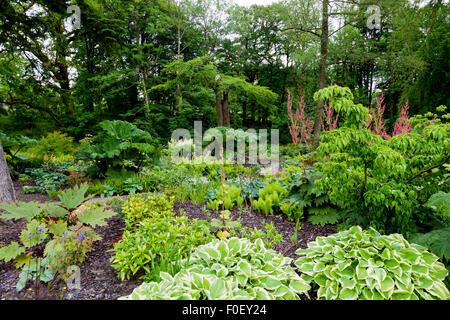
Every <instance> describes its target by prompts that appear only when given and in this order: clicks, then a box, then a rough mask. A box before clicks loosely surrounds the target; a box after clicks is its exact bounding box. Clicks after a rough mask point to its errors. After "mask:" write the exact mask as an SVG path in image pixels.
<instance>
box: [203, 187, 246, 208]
mask: <svg viewBox="0 0 450 320" xmlns="http://www.w3.org/2000/svg"><path fill="white" fill-rule="evenodd" d="M222 203H224V206H225V210H232V209H233V208H234V206H235V205H236V206H237V207H238V208H241V207H242V204H243V203H244V198H242V197H241V188H238V187H236V186H228V185H227V186H225V201H224V200H223V192H222V188H220V189H219V191H218V192H217V199H216V200H210V201H209V202H208V208H210V209H214V210H219V208H220V206H221V205H222Z"/></svg>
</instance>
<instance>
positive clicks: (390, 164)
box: [314, 86, 450, 235]
mask: <svg viewBox="0 0 450 320" xmlns="http://www.w3.org/2000/svg"><path fill="white" fill-rule="evenodd" d="M314 97H315V99H316V100H326V101H330V104H331V107H332V108H333V109H334V110H335V111H337V112H340V114H341V115H342V116H343V117H344V119H345V121H344V125H343V126H342V127H340V128H339V129H336V130H332V131H328V132H323V133H322V135H321V144H320V146H319V147H318V149H317V154H318V155H319V156H320V157H321V158H322V159H324V161H322V162H319V163H317V164H316V168H317V169H318V170H320V172H321V178H320V179H319V180H317V181H316V185H317V190H320V191H323V192H326V193H327V194H328V196H329V198H330V201H331V202H332V203H334V204H335V205H338V206H339V207H341V208H343V209H351V210H353V212H354V213H355V214H354V216H358V217H357V218H356V219H353V218H351V219H347V221H346V225H347V226H351V225H353V224H354V223H355V222H357V223H358V224H362V225H364V226H371V227H374V228H376V229H377V230H379V231H380V232H383V233H394V232H400V233H402V234H405V235H407V234H410V233H414V232H417V225H416V220H418V217H417V216H416V213H417V212H420V211H421V210H420V203H421V202H425V201H426V200H427V199H428V198H429V197H430V196H431V194H433V193H436V192H437V191H439V190H436V189H441V190H444V191H445V188H448V185H449V183H448V180H449V176H448V175H447V176H445V175H444V174H443V171H442V170H432V169H433V168H434V169H437V168H439V167H440V166H442V165H443V164H445V163H446V162H448V159H449V156H448V151H447V150H449V148H450V125H449V124H432V125H429V126H428V127H426V128H425V129H424V130H423V132H422V133H412V132H411V133H406V134H401V135H397V136H395V137H393V138H391V139H390V140H385V139H383V138H382V137H380V136H378V135H376V134H373V133H371V132H370V131H369V130H368V129H361V128H364V127H365V123H366V121H367V120H368V119H369V114H368V109H367V108H365V107H363V106H361V105H355V104H354V103H353V95H352V94H351V92H350V90H349V89H348V88H340V87H338V86H332V87H329V88H325V89H323V90H321V91H318V92H317V93H316V94H315V96H314ZM427 168H429V170H427ZM424 170H425V171H424ZM430 193H431V194H430Z"/></svg>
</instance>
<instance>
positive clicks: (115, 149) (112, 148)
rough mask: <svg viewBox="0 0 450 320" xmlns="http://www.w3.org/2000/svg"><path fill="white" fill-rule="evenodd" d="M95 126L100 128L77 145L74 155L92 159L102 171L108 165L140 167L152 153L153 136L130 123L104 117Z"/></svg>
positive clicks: (153, 152) (110, 166)
mask: <svg viewBox="0 0 450 320" xmlns="http://www.w3.org/2000/svg"><path fill="white" fill-rule="evenodd" d="M99 126H100V128H101V129H102V130H103V131H102V132H100V133H99V134H98V135H97V136H96V137H94V138H93V139H92V141H91V142H90V143H84V144H81V147H80V152H79V153H78V157H79V158H80V159H82V160H85V161H94V162H95V163H96V164H97V165H98V167H99V168H100V169H101V170H102V172H103V173H106V171H107V170H108V169H109V168H125V167H132V168H133V167H135V168H140V167H141V165H142V164H143V162H144V161H146V160H147V159H149V158H150V159H151V158H152V157H154V156H156V153H157V150H156V147H155V146H154V143H155V141H154V139H152V137H151V136H150V134H149V133H148V132H145V131H143V130H141V129H139V128H137V127H136V126H135V125H134V124H132V123H129V122H126V121H120V120H115V121H109V120H106V121H103V122H101V123H100V125H99ZM128 162H131V163H128Z"/></svg>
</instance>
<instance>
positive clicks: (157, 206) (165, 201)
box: [122, 194, 175, 229]
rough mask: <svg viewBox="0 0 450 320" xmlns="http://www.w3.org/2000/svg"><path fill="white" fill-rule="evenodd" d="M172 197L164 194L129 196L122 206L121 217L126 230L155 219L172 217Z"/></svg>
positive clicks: (173, 214)
mask: <svg viewBox="0 0 450 320" xmlns="http://www.w3.org/2000/svg"><path fill="white" fill-rule="evenodd" d="M173 202H174V199H173V197H170V196H168V195H165V194H140V195H130V196H129V197H128V199H127V201H125V202H124V204H123V205H122V216H123V219H124V221H125V224H126V226H127V228H128V229H132V228H134V227H137V226H139V223H140V222H142V221H144V220H146V219H152V218H155V217H173V216H175V213H174V212H173Z"/></svg>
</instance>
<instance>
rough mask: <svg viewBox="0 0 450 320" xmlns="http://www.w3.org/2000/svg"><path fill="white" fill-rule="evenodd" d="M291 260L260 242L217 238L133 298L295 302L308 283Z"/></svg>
mask: <svg viewBox="0 0 450 320" xmlns="http://www.w3.org/2000/svg"><path fill="white" fill-rule="evenodd" d="M290 263H291V259H290V258H286V257H284V256H282V255H281V254H278V253H276V252H275V251H273V250H268V249H266V248H265V247H264V244H263V242H262V240H260V239H259V240H257V241H256V242H255V243H252V242H250V241H249V240H247V239H238V238H231V239H229V240H214V241H212V242H210V243H208V244H206V245H203V246H200V247H198V248H196V249H194V251H193V253H192V255H191V257H190V260H189V264H188V267H187V268H185V269H183V270H181V271H180V272H179V273H177V274H176V275H175V276H174V277H172V276H170V275H168V274H162V275H161V277H162V279H163V280H162V281H161V282H160V283H156V282H151V283H144V284H142V285H141V286H139V287H137V288H136V289H135V290H134V291H133V293H132V294H131V295H129V296H126V297H122V298H121V299H130V300H156V299H164V300H176V299H189V300H234V299H245V300H269V299H278V300H283V299H286V300H297V299H299V295H300V294H306V293H307V291H308V290H309V288H310V286H309V285H308V283H307V282H305V281H304V280H303V279H302V278H300V277H299V276H298V275H297V274H296V273H295V270H294V269H293V268H292V267H290Z"/></svg>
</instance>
